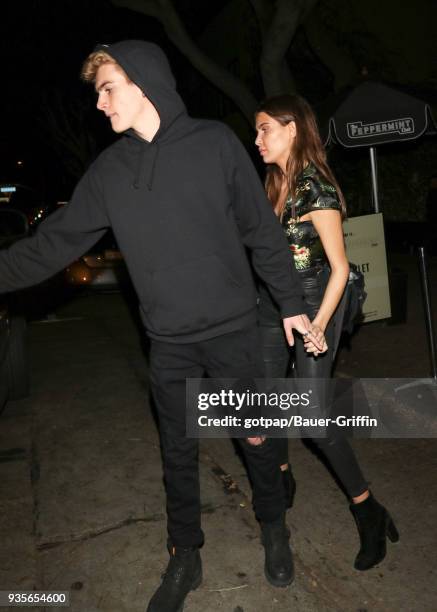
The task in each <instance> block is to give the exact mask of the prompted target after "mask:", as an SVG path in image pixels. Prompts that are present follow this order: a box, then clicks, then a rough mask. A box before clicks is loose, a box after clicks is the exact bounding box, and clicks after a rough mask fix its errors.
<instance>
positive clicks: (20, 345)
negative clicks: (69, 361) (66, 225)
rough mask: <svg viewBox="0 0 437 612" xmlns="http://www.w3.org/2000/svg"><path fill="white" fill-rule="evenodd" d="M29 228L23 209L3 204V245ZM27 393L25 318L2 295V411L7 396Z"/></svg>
mask: <svg viewBox="0 0 437 612" xmlns="http://www.w3.org/2000/svg"><path fill="white" fill-rule="evenodd" d="M28 232H29V224H28V222H27V219H26V217H25V215H24V214H23V213H21V212H20V211H17V210H13V209H9V208H0V249H1V248H5V247H7V246H9V245H10V244H12V243H13V242H14V241H15V240H17V239H19V238H22V237H24V236H26V235H27V234H28ZM28 393H29V365H28V353H27V343H26V320H25V319H24V317H22V316H18V315H14V311H13V308H12V307H11V299H10V297H9V296H8V295H6V296H1V295H0V411H1V410H2V409H3V408H4V406H5V404H6V402H7V400H8V399H21V398H23V397H26V395H28Z"/></svg>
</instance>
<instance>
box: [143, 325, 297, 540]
mask: <svg viewBox="0 0 437 612" xmlns="http://www.w3.org/2000/svg"><path fill="white" fill-rule="evenodd" d="M204 374H207V375H208V376H210V377H211V378H238V379H246V378H247V379H250V378H262V377H263V363H262V359H261V349H260V341H259V330H258V328H257V326H256V325H253V326H252V327H250V328H246V329H243V330H240V331H235V332H232V333H228V334H225V335H223V336H218V337H216V338H211V339H210V340H204V341H202V342H196V343H191V344H170V343H166V342H156V341H154V340H152V342H151V347H150V380H151V387H152V394H153V397H154V400H155V404H156V408H157V412H158V419H159V430H160V436H161V447H162V457H163V466H164V479H165V486H166V493H167V518H168V522H167V527H168V535H169V540H170V541H171V543H172V545H174V546H181V547H189V546H201V545H202V543H203V532H202V529H201V524H200V489H199V465H198V453H199V444H198V440H197V439H193V438H187V437H186V433H185V379H186V378H201V377H202V376H204ZM239 442H240V445H241V448H242V450H243V453H244V456H245V460H246V464H247V468H248V471H249V476H250V480H251V483H252V488H253V505H254V510H255V514H256V517H257V518H258V520H259V521H263V522H270V521H274V520H276V519H277V518H278V517H279V516H280V515H281V514H282V513H283V512H284V511H285V502H284V494H283V491H282V482H281V476H280V473H279V470H278V462H277V455H276V448H275V446H274V444H273V441H272V440H270V439H268V440H266V441H265V442H264V443H263V444H261V445H259V446H255V445H251V444H249V443H248V442H247V441H246V440H244V439H242V440H239Z"/></svg>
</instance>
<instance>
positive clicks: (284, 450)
mask: <svg viewBox="0 0 437 612" xmlns="http://www.w3.org/2000/svg"><path fill="white" fill-rule="evenodd" d="M299 276H300V278H301V281H302V285H303V290H304V296H305V303H306V307H307V313H308V316H309V318H310V319H311V320H313V319H314V317H315V316H316V314H317V312H318V309H319V307H320V304H321V301H322V298H323V293H324V291H325V288H326V284H327V275H326V271H322V273H320V271H319V273H317V272H313V273H311V272H304V273H300V274H299ZM265 299H266V300H268V296H267V294H265V293H264V292H263V293H261V299H260V304H259V308H260V314H261V316H260V322H261V323H260V335H261V343H262V347H263V349H262V350H263V361H264V374H265V376H266V378H287V377H288V375H289V368H290V363H291V358H292V355H293V350H290V348H289V347H288V345H287V343H286V340H285V336H284V332H283V329H282V327H281V326H280V325H279V319H278V314H276V316H275V315H274V311H273V310H272V303H271V302H270V303H266V304H263V300H265ZM269 322H270V323H271V324H270V325H269V324H268V323H269ZM339 324H340V325H341V321H335V319H334V317H333V319H331V321H330V322H329V324H328V326H327V328H326V331H325V338H326V342H327V344H328V350H327V351H326V353H324V354H322V355H319V356H318V357H316V358H315V357H314V356H313V355H312V354H311V353H307V352H306V351H305V347H304V343H303V340H302V338H301V336H300V335H299V334H295V347H294V372H293V376H297V377H298V378H320V379H327V378H330V377H331V372H332V364H333V360H334V356H335V350H336V346H335V341H336V333H335V325H339ZM311 441H312V443H313V444H315V445H316V447H317V448H318V449H319V450H320V451H321V452H322V453H323V455H324V456H325V457H326V459H327V461H328V462H329V464H330V466H331V468H332V469H333V471H334V472H335V474H336V475H337V478H338V479H339V480H340V482H341V483H342V485H343V487H344V489H345V491H346V493H347V494H348V496H349V497H351V498H352V497H358V496H359V495H361V493H364V491H366V490H367V488H368V484H367V482H366V480H365V479H364V476H363V474H362V472H361V469H360V466H359V465H358V462H357V459H356V456H355V453H354V451H353V450H352V448H351V446H350V444H349V442H348V440H347V439H346V438H344V437H339V438H333V437H329V436H328V437H326V438H311ZM273 442H274V445H275V448H276V453H277V458H278V465H284V464H286V463H288V462H289V459H288V439H287V438H275V439H274V440H273Z"/></svg>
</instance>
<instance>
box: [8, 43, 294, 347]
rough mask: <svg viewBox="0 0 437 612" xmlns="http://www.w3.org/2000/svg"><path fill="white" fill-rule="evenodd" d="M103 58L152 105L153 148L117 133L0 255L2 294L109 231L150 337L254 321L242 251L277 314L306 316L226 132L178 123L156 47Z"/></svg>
mask: <svg viewBox="0 0 437 612" xmlns="http://www.w3.org/2000/svg"><path fill="white" fill-rule="evenodd" d="M104 50H105V51H107V52H108V53H109V54H110V55H111V56H112V57H113V58H114V59H115V60H116V61H117V62H118V63H119V64H120V66H121V67H122V68H123V69H124V70H125V72H126V73H127V75H128V76H129V77H130V79H131V80H132V81H133V82H134V83H136V84H137V85H138V87H140V89H141V90H142V91H143V93H144V94H145V95H146V96H147V97H148V98H149V100H150V101H151V102H152V103H153V105H154V106H155V108H156V109H157V111H158V113H159V117H160V127H159V130H158V132H157V133H156V135H155V136H154V138H153V140H152V141H151V142H148V141H145V140H143V139H142V138H140V137H139V136H137V135H136V134H135V133H134V132H133V131H132V130H130V131H128V132H127V133H125V134H124V135H123V136H122V137H121V138H120V139H119V140H118V141H117V142H115V144H113V145H111V146H110V147H108V148H107V149H106V150H105V151H103V153H102V154H101V155H100V156H99V157H98V158H97V160H96V161H95V162H94V163H93V164H92V165H91V166H90V168H89V169H88V171H87V172H86V173H85V175H84V176H83V177H82V179H81V180H80V182H79V183H78V185H77V187H76V189H75V191H74V194H73V197H72V199H71V201H70V202H69V204H68V205H66V206H65V207H64V208H63V209H61V210H59V211H57V212H56V213H54V214H52V215H50V216H49V217H48V218H47V220H46V221H44V222H43V223H41V225H40V226H39V228H38V231H37V233H36V234H35V236H32V237H30V238H26V239H24V240H21V241H19V242H17V243H15V244H14V245H13V246H12V247H11V248H9V249H8V250H6V251H3V252H1V253H0V292H7V291H12V290H15V289H20V288H23V287H26V286H29V285H32V284H35V283H38V282H41V281H43V280H44V279H46V278H48V277H50V276H51V275H53V274H54V273H56V272H58V271H59V270H61V269H62V268H64V267H66V266H67V265H68V264H70V263H71V262H72V261H73V260H74V259H76V258H77V257H79V256H80V255H82V254H83V253H85V252H86V251H87V250H88V249H90V247H92V246H93V244H94V243H95V242H97V240H98V239H99V238H101V236H102V235H103V234H104V233H105V231H106V230H107V228H108V227H112V229H113V232H114V234H115V237H116V239H117V242H118V245H119V248H120V250H121V252H122V253H123V256H124V258H125V261H126V264H127V267H128V269H129V272H130V275H131V278H132V282H133V284H134V286H135V288H136V291H137V293H138V297H139V301H140V309H141V315H142V319H143V322H144V325H145V327H146V329H147V332H148V334H149V335H150V336H151V337H152V338H155V339H157V340H162V341H165V342H175V343H184V342H193V341H198V340H204V339H207V338H212V337H214V336H217V335H220V334H224V333H227V332H231V331H234V330H237V329H241V328H242V327H243V326H245V325H247V324H250V323H252V322H254V321H255V319H256V291H255V287H254V282H253V278H252V273H251V267H250V264H249V262H248V259H247V256H246V249H245V247H248V249H249V252H250V254H251V258H252V264H253V267H254V269H255V271H256V273H257V274H258V275H259V276H260V277H261V279H262V280H264V281H265V282H266V283H267V285H268V286H269V288H270V290H271V293H272V295H273V297H274V298H275V301H276V302H277V303H278V304H279V306H280V308H281V313H282V315H283V316H284V317H285V316H292V315H296V314H300V313H301V312H304V306H303V299H302V295H301V289H300V282H299V279H298V276H297V273H296V271H295V269H294V266H293V263H292V260H293V258H292V257H291V256H290V254H289V252H288V247H287V244H286V240H285V236H284V234H283V230H282V228H281V226H280V224H279V223H278V220H277V219H276V217H275V215H274V213H273V212H272V210H271V206H270V204H269V203H268V201H267V199H266V196H265V193H264V189H263V187H262V185H261V183H260V180H259V178H258V176H257V174H256V172H255V169H254V167H253V165H252V163H251V161H250V159H249V157H248V155H247V153H246V151H245V150H244V148H243V146H242V145H241V143H240V142H239V140H238V139H237V138H236V136H235V135H234V134H233V132H232V131H231V130H230V129H228V128H227V127H226V126H225V125H223V124H221V123H219V122H215V121H206V120H203V119H202V120H201V119H193V118H191V117H189V116H188V115H187V113H186V110H185V106H184V104H183V102H182V100H181V98H180V97H179V95H178V93H177V92H176V89H175V81H174V77H173V75H172V73H171V70H170V67H169V65H168V62H167V59H166V57H165V55H164V54H163V52H162V51H161V49H160V48H159V47H157V46H156V45H154V44H152V43H148V42H144V41H135V40H130V41H123V42H119V43H115V44H113V45H110V46H104Z"/></svg>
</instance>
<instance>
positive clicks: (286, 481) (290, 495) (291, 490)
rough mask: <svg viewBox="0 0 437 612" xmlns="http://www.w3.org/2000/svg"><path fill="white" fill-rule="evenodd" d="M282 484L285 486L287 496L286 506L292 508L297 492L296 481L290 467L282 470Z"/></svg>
mask: <svg viewBox="0 0 437 612" xmlns="http://www.w3.org/2000/svg"><path fill="white" fill-rule="evenodd" d="M281 476H282V485H283V487H284V496H285V507H286V508H291V507H292V506H293V503H294V496H295V494H296V481H295V479H294V477H293V474H292V472H291V470H290V468H288V469H286V470H281Z"/></svg>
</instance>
